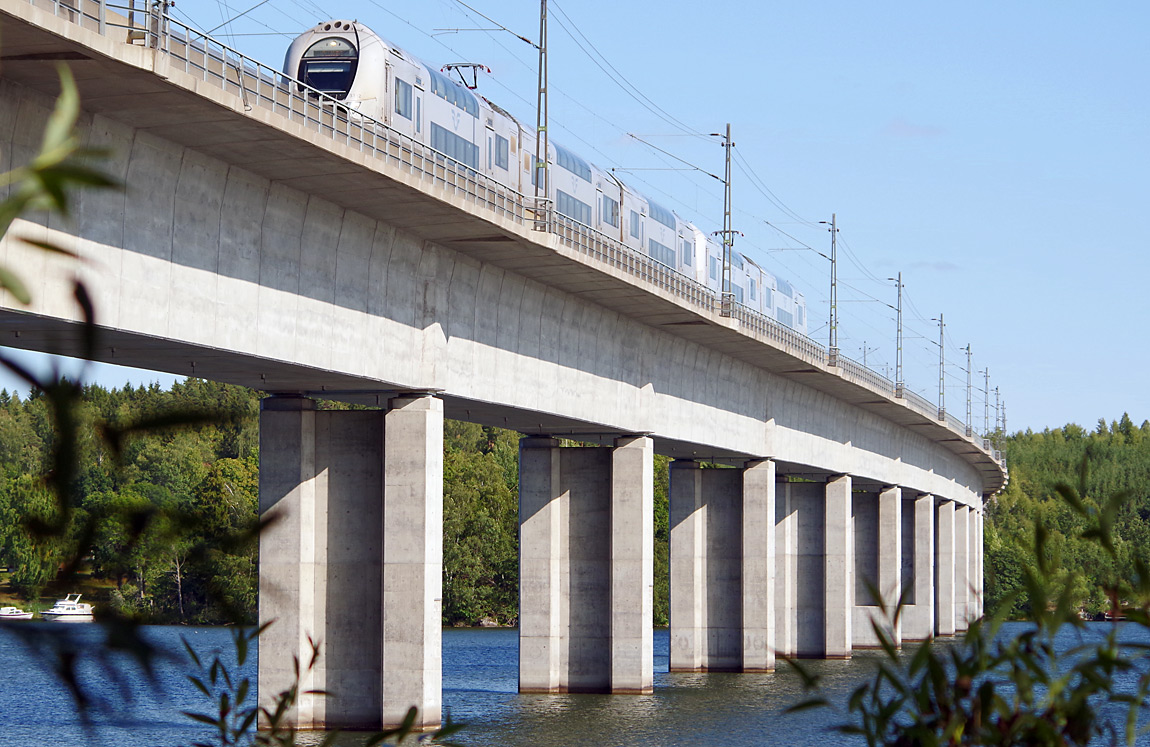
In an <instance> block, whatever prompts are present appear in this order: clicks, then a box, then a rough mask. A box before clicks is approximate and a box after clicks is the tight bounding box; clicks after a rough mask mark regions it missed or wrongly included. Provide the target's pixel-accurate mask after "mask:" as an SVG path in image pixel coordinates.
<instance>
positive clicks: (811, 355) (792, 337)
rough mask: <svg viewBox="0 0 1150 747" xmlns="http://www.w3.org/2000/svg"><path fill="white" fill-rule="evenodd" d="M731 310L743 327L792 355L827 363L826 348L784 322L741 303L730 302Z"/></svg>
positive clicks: (812, 361) (732, 315)
mask: <svg viewBox="0 0 1150 747" xmlns="http://www.w3.org/2000/svg"><path fill="white" fill-rule="evenodd" d="M729 311H730V316H731V318H732V319H737V320H738V322H739V325H740V326H742V327H743V329H745V330H748V331H750V332H754V333H755V334H756V335H758V337H760V338H762V339H765V340H768V341H770V342H772V343H774V344H775V345H777V346H778V347H781V348H783V349H784V350H786V351H787V352H788V353H790V354H791V355H794V356H795V357H797V358H800V359H802V360H805V361H807V362H808V363H818V364H825V363H826V360H827V351H826V348H824V347H823V346H822V345H820V344H818V343H817V342H815V341H814V340H812V339H811V338H809V337H807V336H806V335H803V334H799V333H798V332H796V331H794V330H793V329H791V328H790V327H788V326H786V325H785V324H783V323H782V322H779V321H777V320H776V319H773V318H772V317H769V316H767V315H766V314H762V313H760V312H758V311H755V310H754V309H752V308H749V307H747V306H744V305H742V304H740V303H732V304H729Z"/></svg>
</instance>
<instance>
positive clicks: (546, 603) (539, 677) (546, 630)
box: [519, 437, 567, 693]
mask: <svg viewBox="0 0 1150 747" xmlns="http://www.w3.org/2000/svg"><path fill="white" fill-rule="evenodd" d="M561 483H562V480H561V470H560V463H559V442H558V441H557V440H555V439H553V438H532V437H528V438H524V439H521V440H520V441H519V691H520V692H524V693H555V692H559V691H560V684H561V683H562V684H563V685H564V686H566V679H565V678H563V677H561V667H563V666H565V665H566V659H567V656H566V643H567V636H566V619H565V612H564V606H565V605H564V601H565V600H564V599H563V596H562V588H563V587H562V585H561V583H560V582H561V578H562V577H563V576H564V575H565V574H564V565H565V563H566V561H567V558H566V552H565V551H564V548H563V542H562V540H563V538H564V537H565V530H564V522H565V519H566V515H567V505H566V504H567V496H566V495H565V494H563V493H562V492H561V491H560V485H561Z"/></svg>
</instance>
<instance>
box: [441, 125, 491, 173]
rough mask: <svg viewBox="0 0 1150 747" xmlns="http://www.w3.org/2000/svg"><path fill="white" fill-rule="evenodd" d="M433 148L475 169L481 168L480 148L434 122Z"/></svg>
mask: <svg viewBox="0 0 1150 747" xmlns="http://www.w3.org/2000/svg"><path fill="white" fill-rule="evenodd" d="M431 147H432V148H435V149H436V150H437V151H439V152H440V153H442V154H444V155H445V156H447V157H449V158H454V159H455V160H456V161H459V162H460V163H464V164H467V165H468V166H470V167H471V168H473V169H478V168H479V146H478V145H476V144H475V143H473V142H471V141H469V140H465V139H464V138H461V137H459V136H458V135H456V134H455V133H454V132H451V131H450V130H447V129H444V128H443V127H440V126H439V125H437V124H435V123H434V122H432V123H431Z"/></svg>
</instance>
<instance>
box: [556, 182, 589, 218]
mask: <svg viewBox="0 0 1150 747" xmlns="http://www.w3.org/2000/svg"><path fill="white" fill-rule="evenodd" d="M555 210H556V212H558V213H559V214H561V215H566V216H567V217H568V218H571V219H572V220H577V221H579V222H580V223H582V224H584V225H588V226H589V225H591V206H590V205H588V204H587V203H585V202H583V201H582V200H578V199H576V198H574V197H572V196H571V195H569V194H567V193H566V192H564V191H563V190H561V189H557V190H555Z"/></svg>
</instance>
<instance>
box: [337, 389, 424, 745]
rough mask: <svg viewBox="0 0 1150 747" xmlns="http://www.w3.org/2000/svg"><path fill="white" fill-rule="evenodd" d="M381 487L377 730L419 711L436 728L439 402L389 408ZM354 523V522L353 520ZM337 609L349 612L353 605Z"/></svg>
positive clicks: (410, 399) (399, 402)
mask: <svg viewBox="0 0 1150 747" xmlns="http://www.w3.org/2000/svg"><path fill="white" fill-rule="evenodd" d="M388 406H389V408H390V409H389V410H388V412H387V415H386V427H385V429H384V454H385V455H386V459H385V460H384V480H383V522H382V526H383V685H382V690H383V726H384V727H385V728H387V727H393V726H398V725H399V724H401V723H403V719H404V717H405V716H406V715H407V710H408V708H410V707H411V706H413V705H414V706H416V707H418V708H419V719H418V721H417V722H416V727H417V728H437V727H438V726H439V725H440V722H441V710H442V697H443V695H442V693H443V662H442V651H443V646H442V629H443V628H442V625H443V622H442V621H443V400H441V399H438V398H437V397H433V396H430V395H428V396H420V395H414V396H402V397H397V398H395V399H393V400H391V401H390V402H389V403H388ZM355 519H356V520H358V517H355ZM344 603H346V604H348V605H350V606H355V600H354V599H347V600H344Z"/></svg>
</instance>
